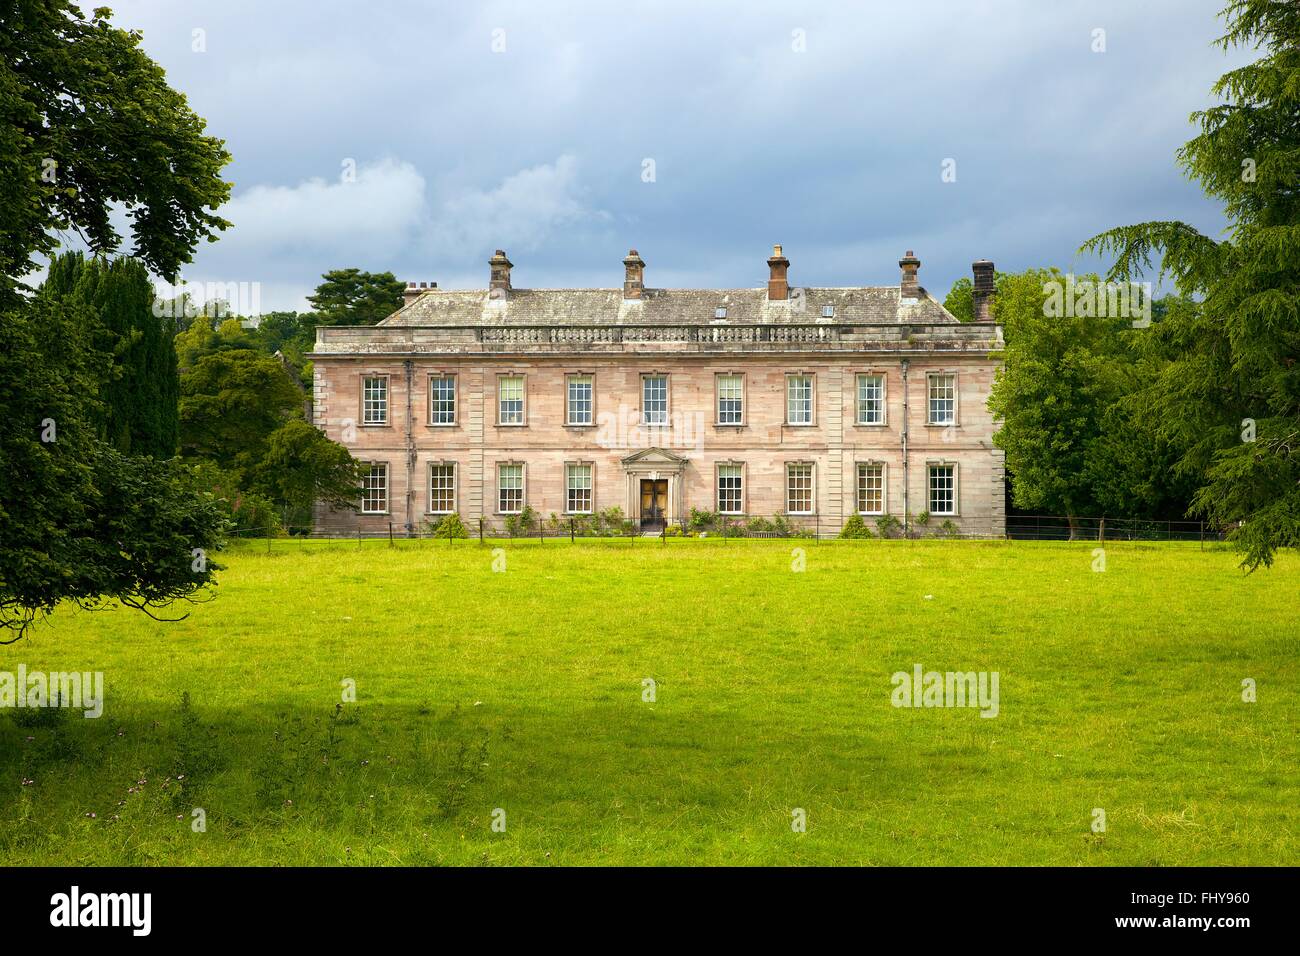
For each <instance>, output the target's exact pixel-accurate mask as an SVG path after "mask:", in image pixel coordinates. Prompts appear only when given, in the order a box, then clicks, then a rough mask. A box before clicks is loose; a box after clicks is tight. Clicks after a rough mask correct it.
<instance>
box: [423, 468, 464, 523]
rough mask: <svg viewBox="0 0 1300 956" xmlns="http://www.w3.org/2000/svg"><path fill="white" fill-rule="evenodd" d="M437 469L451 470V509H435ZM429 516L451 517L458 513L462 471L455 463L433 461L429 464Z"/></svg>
mask: <svg viewBox="0 0 1300 956" xmlns="http://www.w3.org/2000/svg"><path fill="white" fill-rule="evenodd" d="M435 468H450V469H451V507H450V508H446V509H443V508H435V507H434V500H433V472H434V469H435ZM428 484H429V514H431V515H449V514H452V513H454V512H455V511H456V505H457V503H458V502H459V500H460V469H459V468H457V467H456V463H455V462H454V461H431V462H429V482H428Z"/></svg>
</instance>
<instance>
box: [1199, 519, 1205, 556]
mask: <svg viewBox="0 0 1300 956" xmlns="http://www.w3.org/2000/svg"><path fill="white" fill-rule="evenodd" d="M1200 525H1201V550H1202V551H1204V550H1205V522H1204V521H1202V522H1200Z"/></svg>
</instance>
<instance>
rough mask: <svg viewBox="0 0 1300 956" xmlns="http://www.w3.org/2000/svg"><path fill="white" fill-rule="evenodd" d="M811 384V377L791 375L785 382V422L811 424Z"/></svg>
mask: <svg viewBox="0 0 1300 956" xmlns="http://www.w3.org/2000/svg"><path fill="white" fill-rule="evenodd" d="M812 382H813V380H812V376H811V375H791V376H789V377H788V378H787V379H786V380H785V396H786V402H785V405H786V421H787V422H788V423H789V424H791V425H811V424H812V408H813V386H812Z"/></svg>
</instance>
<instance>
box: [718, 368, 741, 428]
mask: <svg viewBox="0 0 1300 956" xmlns="http://www.w3.org/2000/svg"><path fill="white" fill-rule="evenodd" d="M744 394H745V384H744V380H743V379H742V378H741V377H740V376H739V375H719V376H718V424H719V425H740V424H742V423H743V421H744V409H743V407H742V404H743V401H744V398H743V396H744Z"/></svg>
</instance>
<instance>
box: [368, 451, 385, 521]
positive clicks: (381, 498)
mask: <svg viewBox="0 0 1300 956" xmlns="http://www.w3.org/2000/svg"><path fill="white" fill-rule="evenodd" d="M361 510H362V511H363V512H365V513H366V514H382V513H383V512H385V511H387V510H388V466H387V465H384V464H378V463H372V464H371V465H370V471H368V472H367V473H366V474H364V475H362V476H361Z"/></svg>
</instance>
